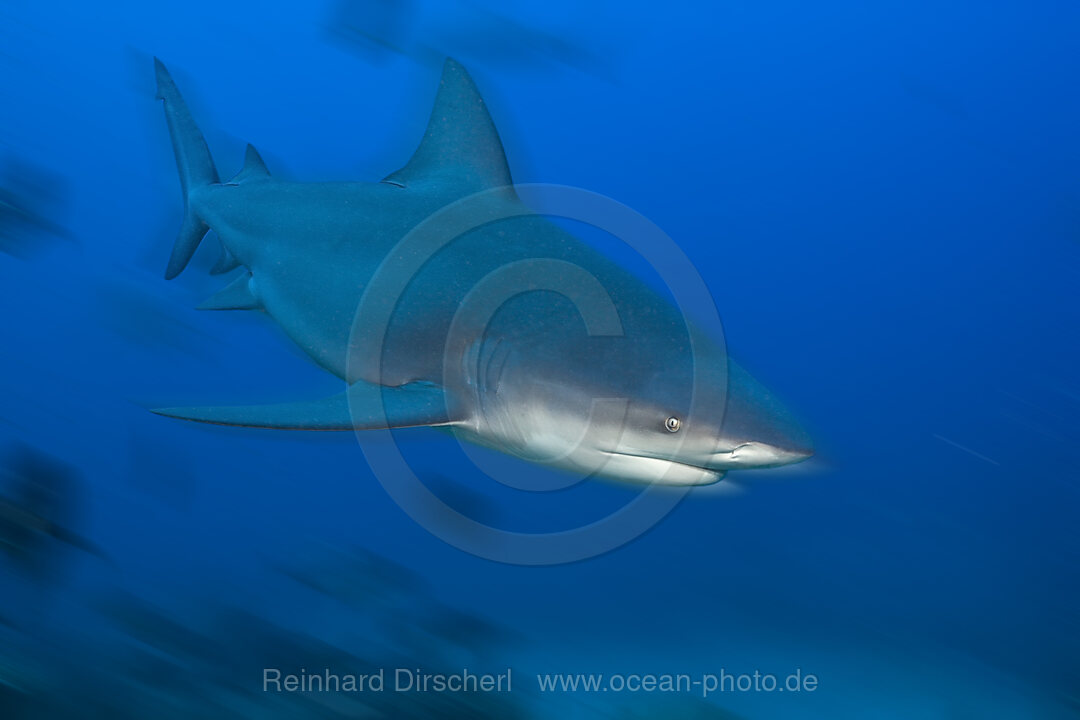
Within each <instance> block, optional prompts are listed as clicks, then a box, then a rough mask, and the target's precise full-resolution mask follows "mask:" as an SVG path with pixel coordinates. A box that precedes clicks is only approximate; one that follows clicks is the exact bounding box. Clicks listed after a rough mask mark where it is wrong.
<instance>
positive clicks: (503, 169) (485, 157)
mask: <svg viewBox="0 0 1080 720" xmlns="http://www.w3.org/2000/svg"><path fill="white" fill-rule="evenodd" d="M425 180H443V181H446V182H452V183H456V184H457V186H458V187H460V189H461V190H462V192H463V193H471V192H477V191H480V190H485V189H487V188H494V187H504V186H509V185H511V184H512V182H513V181H512V180H511V179H510V167H509V166H508V165H507V163H506V153H505V152H504V151H503V145H502V141H501V140H499V133H498V131H497V130H496V129H495V123H493V122H492V121H491V115H489V114H488V109H487V105H485V104H484V99H483V98H482V97H480V93H479V91H478V90H477V89H476V85H474V84H473V81H472V78H471V77H469V73H468V72H467V71H466V70H465V68H464V67H462V66H461V64H460V63H459V62H457V61H456V60H453V59H451V58H447V60H446V63H445V65H443V73H442V80H441V81H440V82H439V92H438V95H436V97H435V107H434V109H433V110H432V111H431V119H430V120H428V126H427V130H426V131H425V132H424V138H423V140H421V141H420V147H419V148H417V149H416V152H415V153H413V156H412V158H411V159H410V160H409V162H408V164H407V165H405V167H403V168H401V169H400V170H398V171H397V172H395V173H392V174H390V175H389V176H387V177H386V179H385V180H383V182H386V183H390V184H393V185H400V186H403V187H409V186H410V185H411V184H414V183H417V182H421V181H425Z"/></svg>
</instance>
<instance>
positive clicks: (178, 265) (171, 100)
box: [154, 58, 220, 280]
mask: <svg viewBox="0 0 1080 720" xmlns="http://www.w3.org/2000/svg"><path fill="white" fill-rule="evenodd" d="M154 70H155V73H156V75H157V97H158V99H160V100H164V101H165V119H166V120H167V121H168V123H169V135H170V136H171V137H172V145H173V152H174V153H175V154H176V167H177V169H178V170H179V171H180V187H181V188H182V189H183V191H184V224H183V225H182V226H181V228H180V235H179V237H177V239H176V244H175V245H174V246H173V251H172V256H171V257H170V258H169V266H168V268H167V269H166V270H165V278H166V279H168V280H172V279H173V278H174V277H176V276H177V275H179V274H180V272H181V271H182V270H183V269H184V267H186V266H187V264H188V262H189V261H190V260H191V256H192V255H194V254H195V249H196V248H198V247H199V242H200V241H201V240H202V239H203V236H204V235H206V233H207V231H208V230H209V229H210V228H209V226H207V224H206V223H204V222H203V221H202V219H201V218H200V217H199V216H198V215H197V214H196V213H195V211H194V210H193V209H192V206H191V199H190V198H191V193H192V192H193V191H194V190H196V189H198V188H200V187H204V186H206V185H212V184H214V183H217V182H220V180H219V178H218V174H217V169H216V168H215V167H214V159H213V158H212V157H210V148H208V147H207V146H206V139H205V138H203V135H202V132H200V131H199V126H198V125H196V124H195V120H194V119H193V118H192V117H191V112H190V111H189V110H188V107H187V104H186V103H185V102H184V98H183V97H181V95H180V91H179V90H177V89H176V83H174V82H173V79H172V76H170V75H169V71H168V70H166V69H165V65H164V64H162V62H161V61H160V60H158V59H157V58H154Z"/></svg>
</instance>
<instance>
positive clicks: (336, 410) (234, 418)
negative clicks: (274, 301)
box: [153, 381, 455, 430]
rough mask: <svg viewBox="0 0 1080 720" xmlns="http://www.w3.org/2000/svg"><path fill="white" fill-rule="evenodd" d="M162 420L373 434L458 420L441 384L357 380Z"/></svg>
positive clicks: (181, 411) (175, 413) (175, 412)
mask: <svg viewBox="0 0 1080 720" xmlns="http://www.w3.org/2000/svg"><path fill="white" fill-rule="evenodd" d="M153 412H155V413H157V414H158V415H166V416H168V417H175V418H180V419H182V420H194V421H196V422H205V423H212V424H215V425H240V426H243V427H258V428H275V429H279V430H375V429H385V428H402V427H419V426H424V425H450V424H452V423H453V422H454V421H455V418H454V417H453V414H452V413H451V411H450V410H449V409H448V406H447V401H446V395H445V393H444V392H443V389H442V388H441V387H440V386H438V385H433V384H431V383H426V382H413V383H408V384H406V385H400V386H398V387H387V386H384V385H373V384H371V383H366V382H363V381H359V382H357V383H355V384H353V385H351V386H349V389H348V390H346V391H345V392H343V393H341V394H339V395H334V396H331V397H328V398H324V399H322V400H314V401H306V402H295V403H282V404H280V405H244V406H233V407H190V408H163V409H159V410H154V411H153Z"/></svg>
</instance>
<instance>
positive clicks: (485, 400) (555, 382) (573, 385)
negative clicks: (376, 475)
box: [153, 59, 813, 486]
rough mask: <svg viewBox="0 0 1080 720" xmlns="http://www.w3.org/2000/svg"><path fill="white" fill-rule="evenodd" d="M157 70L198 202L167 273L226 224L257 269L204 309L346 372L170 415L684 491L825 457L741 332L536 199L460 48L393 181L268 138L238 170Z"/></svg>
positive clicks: (237, 257)
mask: <svg viewBox="0 0 1080 720" xmlns="http://www.w3.org/2000/svg"><path fill="white" fill-rule="evenodd" d="M155 71H156V79H157V98H158V99H160V100H161V101H163V103H164V109H165V118H166V121H167V124H168V129H169V134H170V137H171V141H172V146H173V150H174V154H175V157H176V164H177V168H178V171H179V177H180V185H181V190H182V194H183V200H184V217H183V223H182V226H181V230H180V232H179V236H178V238H177V240H176V243H175V245H174V247H173V250H172V254H171V256H170V258H169V261H168V266H167V269H166V273H165V276H166V279H172V278H175V277H176V276H177V275H179V274H180V273H181V272H182V271H183V270H184V268H185V267H186V266H187V264H188V263H189V261H190V259H191V258H192V256H193V254H194V253H195V251H196V249H197V247H198V246H199V244H200V242H201V240H202V239H203V237H204V236H205V235H206V234H207V233H208V231H209V230H211V229H212V230H214V231H215V233H216V235H217V237H218V238H219V239H220V243H221V256H220V259H219V260H218V262H217V264H216V265H215V267H214V268H213V269H212V270H211V272H212V273H218V274H221V273H226V272H236V271H239V273H238V275H237V277H236V278H235V279H234V280H233V281H232V282H231V283H230V284H228V286H227V287H225V288H224V289H223V290H221V291H220V292H218V293H217V294H215V295H213V296H212V297H210V298H209V299H207V300H205V301H204V302H203V303H202V304H201V305H200V306H199V307H200V308H201V309H205V310H257V311H262V312H264V313H266V315H268V316H269V317H270V318H271V319H272V320H273V322H274V323H276V324H277V325H278V326H279V327H280V329H281V330H282V331H284V333H285V334H286V335H287V336H288V337H289V338H290V339H291V340H292V341H293V342H294V343H295V344H296V345H297V346H299V347H300V348H301V349H302V350H303V351H304V352H305V353H306V354H307V355H308V356H309V357H310V358H311V359H312V360H313V361H314V362H315V363H317V364H318V365H319V366H321V367H322V368H323V369H325V370H326V371H328V372H330V373H333V374H334V375H335V376H337V377H338V378H340V379H342V380H344V381H345V383H344V388H343V390H342V391H341V392H340V393H339V394H336V395H334V396H331V397H327V398H321V399H316V400H301V401H297V402H289V403H279V404H268V405H247V406H229V405H223V406H200V407H172V408H162V409H157V410H154V411H153V412H156V413H158V414H160V415H165V416H169V417H173V418H179V419H183V420H190V421H196V422H203V423H214V424H219V425H231V426H243V427H256V428H273V429H282V430H319V431H346V430H373V429H382V430H386V429H398V428H412V427H435V428H441V429H444V430H446V431H449V432H451V433H453V434H454V435H456V436H458V437H459V438H460V439H462V440H464V441H466V442H470V443H474V444H477V445H481V446H485V447H488V448H492V449H495V450H497V451H500V452H503V453H507V454H509V455H512V456H516V457H519V458H523V459H525V460H528V461H531V462H534V463H538V464H540V465H545V466H548V467H552V468H556V469H559V470H562V471H568V472H571V473H576V474H579V475H580V476H582V477H589V478H593V477H595V478H604V479H609V480H619V481H627V482H631V483H645V484H661V485H671V486H697V485H708V484H712V483H715V482H717V481H719V480H721V479H722V478H724V477H725V475H726V473H728V472H729V471H734V470H749V469H759V468H772V467H778V466H782V465H788V464H791V463H795V462H799V461H801V460H804V459H806V458H808V457H810V456H811V455H812V454H813V449H812V446H811V443H810V440H809V438H808V436H807V433H806V431H805V430H804V429H803V427H802V426H801V425H800V424H799V423H798V421H797V420H795V418H794V416H793V415H792V413H791V412H790V411H789V410H788V409H787V408H786V407H785V406H784V405H783V404H782V403H780V401H779V400H778V399H777V398H776V397H775V396H774V394H773V393H771V392H770V391H769V390H767V389H766V388H765V387H764V386H763V385H762V384H761V383H759V382H758V381H757V380H756V379H755V378H754V377H753V376H752V375H751V374H750V373H749V372H747V371H746V370H745V369H743V368H742V367H741V366H740V365H739V364H738V363H736V362H735V361H734V360H732V359H731V358H730V357H729V356H728V353H727V351H726V346H725V345H724V343H723V341H722V338H718V337H715V333H711V334H710V332H708V331H706V330H704V329H703V328H702V327H699V326H698V325H695V323H693V322H692V321H690V320H688V319H687V318H686V317H685V316H684V315H685V314H684V313H683V312H682V311H681V309H680V308H679V307H678V306H677V303H675V302H673V301H672V299H671V298H670V297H669V296H668V295H666V294H665V293H663V292H660V291H658V290H657V289H655V288H653V287H652V286H651V285H650V284H649V283H647V282H646V281H645V280H644V279H642V278H640V277H638V276H637V275H635V274H634V273H632V272H630V271H629V270H627V269H626V268H625V266H624V265H623V264H621V263H619V262H617V261H616V260H615V259H613V258H611V257H609V256H607V255H605V254H604V253H603V252H601V251H600V250H599V249H598V248H597V247H594V245H592V244H589V243H586V242H584V241H582V240H581V239H579V238H578V237H576V236H575V235H574V234H572V233H571V232H570V231H569V230H568V229H566V228H565V227H563V226H562V225H560V224H558V223H556V222H553V221H552V220H551V219H550V218H549V217H546V216H544V215H541V214H538V213H537V212H534V211H532V210H531V209H530V208H529V207H528V206H527V205H526V204H525V202H524V201H523V200H522V198H521V197H520V196H519V192H517V191H515V185H514V181H513V179H512V177H511V173H510V167H509V164H508V161H507V157H506V153H505V151H504V147H503V144H502V141H501V139H500V136H499V133H498V131H497V129H496V127H495V124H494V122H493V120H492V117H491V114H490V112H489V109H488V106H487V105H486V104H485V102H484V100H483V98H482V96H481V94H480V92H479V91H478V89H477V86H476V84H475V82H474V81H473V79H472V78H471V76H470V74H469V73H468V72H467V71H466V69H465V68H464V67H463V66H462V65H461V64H460V63H458V62H457V61H455V60H453V59H446V60H445V63H444V66H443V69H442V75H441V79H440V83H439V87H438V90H437V92H436V94H435V99H434V107H433V110H432V112H431V115H430V119H429V122H428V125H427V128H426V131H425V132H424V135H423V137H422V138H421V140H420V143H419V146H418V147H417V149H416V151H415V152H414V154H413V155H412V156H411V158H410V159H409V160H408V161H407V162H406V163H405V164H404V165H403V166H402V167H401V168H400V169H399V170H397V171H395V172H392V173H391V174H389V175H388V176H386V177H385V178H383V179H382V180H380V181H377V182H375V181H372V182H322V183H302V182H292V181H288V180H283V179H279V178H277V177H275V176H273V175H271V173H270V171H269V170H268V169H267V166H266V164H265V163H264V161H263V159H262V157H261V156H260V154H259V152H258V151H257V150H256V149H255V148H254V147H252V146H251V145H248V147H247V150H246V155H245V159H244V164H243V167H242V169H241V170H240V171H239V173H238V174H237V175H235V176H234V177H232V178H231V179H228V180H225V181H222V180H221V178H220V177H219V175H218V172H217V169H216V166H215V164H214V160H213V158H212V156H211V153H210V150H209V148H208V146H207V143H206V141H205V139H204V137H203V134H202V132H201V131H200V129H199V127H198V125H197V124H196V122H195V120H194V119H193V117H192V114H191V112H190V110H189V108H188V106H187V105H186V104H185V101H184V99H183V97H182V96H181V94H180V91H179V90H178V88H177V85H176V83H175V82H174V80H173V78H172V77H171V75H170V73H169V71H168V70H167V69H166V67H165V65H164V64H162V62H161V61H160V60H158V59H155ZM425 234H426V236H428V238H429V240H430V237H433V236H434V237H438V236H445V237H446V238H447V239H446V240H445V241H439V242H430V241H429V242H427V243H426V244H425V242H418V241H417V238H418V237H424V236H425Z"/></svg>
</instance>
